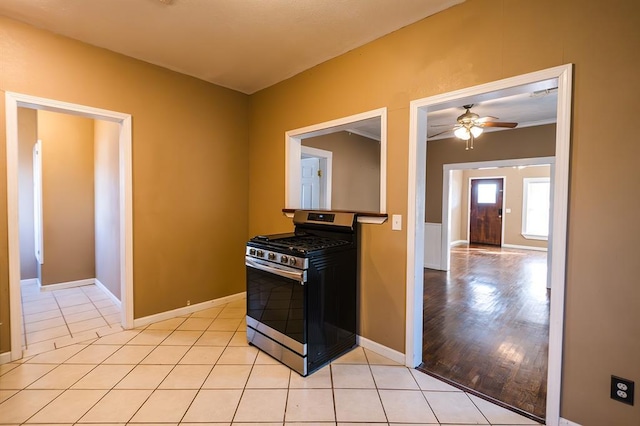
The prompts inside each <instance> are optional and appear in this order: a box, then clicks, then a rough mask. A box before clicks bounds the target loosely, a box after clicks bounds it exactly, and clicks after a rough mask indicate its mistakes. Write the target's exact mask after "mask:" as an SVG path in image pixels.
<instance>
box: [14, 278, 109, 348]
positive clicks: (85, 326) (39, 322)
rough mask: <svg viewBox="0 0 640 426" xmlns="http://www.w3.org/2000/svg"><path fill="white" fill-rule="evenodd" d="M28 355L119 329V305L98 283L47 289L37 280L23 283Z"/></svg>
mask: <svg viewBox="0 0 640 426" xmlns="http://www.w3.org/2000/svg"><path fill="white" fill-rule="evenodd" d="M20 290H21V295H22V318H23V329H22V330H23V336H22V337H23V338H22V344H23V346H24V347H25V348H26V351H25V356H28V355H30V354H31V355H33V354H37V353H40V352H43V351H48V350H53V349H56V348H59V347H61V346H65V345H68V344H69V343H72V342H76V341H77V342H79V341H82V340H86V339H89V338H97V337H98V334H97V333H98V332H99V331H111V332H113V331H120V330H122V327H120V321H121V320H120V317H121V315H120V307H119V306H118V305H117V304H116V303H114V301H113V300H112V299H111V298H110V296H109V295H108V294H107V293H106V292H105V291H103V290H102V289H101V288H99V287H98V286H96V285H94V284H91V285H85V286H81V287H72V288H65V289H61V290H52V291H45V290H42V289H40V287H38V284H37V283H35V282H32V283H29V284H22V285H21V286H20Z"/></svg>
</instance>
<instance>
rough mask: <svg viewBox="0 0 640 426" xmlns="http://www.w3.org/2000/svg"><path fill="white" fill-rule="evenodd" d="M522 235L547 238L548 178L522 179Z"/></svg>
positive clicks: (549, 184) (534, 238) (549, 183)
mask: <svg viewBox="0 0 640 426" xmlns="http://www.w3.org/2000/svg"><path fill="white" fill-rule="evenodd" d="M523 185H524V188H523V197H522V200H523V205H522V236H523V237H525V238H529V239H532V240H547V239H548V238H549V196H550V189H551V182H550V179H549V178H546V177H543V178H524V179H523Z"/></svg>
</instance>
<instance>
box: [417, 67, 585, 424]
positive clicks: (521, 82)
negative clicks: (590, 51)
mask: <svg viewBox="0 0 640 426" xmlns="http://www.w3.org/2000/svg"><path fill="white" fill-rule="evenodd" d="M572 73H573V65H572V64H566V65H561V66H557V67H553V68H548V69H544V70H541V71H536V72H532V73H528V74H524V75H519V76H516V77H511V78H506V79H503V80H498V81H494V82H491V83H486V84H481V85H478V86H474V87H469V88H465V89H460V90H456V91H453V92H449V93H444V94H440V95H435V96H431V97H428V98H423V99H417V100H414V101H411V103H410V107H409V114H410V115H409V152H408V158H409V165H408V182H407V271H406V323H405V325H406V327H405V345H406V346H405V348H406V349H405V354H406V365H407V366H408V367H415V366H417V365H419V364H420V363H421V361H422V338H423V336H422V327H423V318H422V309H423V286H424V277H423V275H424V270H423V261H424V217H425V216H424V214H425V206H424V198H425V197H424V195H423V194H425V181H426V158H427V149H426V147H427V143H428V142H427V135H426V129H427V114H428V113H429V112H430V111H436V110H440V109H444V108H449V107H458V106H460V105H465V104H470V103H477V102H481V101H484V100H488V99H493V98H499V97H506V96H510V95H515V94H519V93H526V92H533V91H535V90H541V89H548V88H552V87H557V88H558V101H557V116H556V118H557V121H556V123H557V124H556V151H555V170H554V171H552V176H555V178H552V179H553V181H554V185H553V194H552V197H551V199H552V206H551V209H552V217H551V224H550V239H549V241H550V245H549V255H548V257H549V258H550V260H551V268H550V271H551V272H550V274H549V276H550V279H549V282H550V283H551V299H552V300H553V301H554V303H552V304H551V312H550V321H549V323H550V324H551V325H550V327H549V358H548V359H549V362H548V372H547V407H546V415H545V418H546V421H547V425H549V426H559V425H560V394H561V385H562V342H563V329H564V304H565V267H566V247H567V212H568V200H569V147H570V141H571V138H570V136H571V93H572ZM554 173H555V175H554ZM443 202H444V200H443ZM445 220H446V217H443V231H444V230H446V228H447V227H446V226H445V223H444V221H445ZM446 244H447V246H448V241H446ZM447 249H448V247H446V248H445V249H444V250H447Z"/></svg>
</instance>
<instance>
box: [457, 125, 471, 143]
mask: <svg viewBox="0 0 640 426" xmlns="http://www.w3.org/2000/svg"><path fill="white" fill-rule="evenodd" d="M453 134H454V135H455V136H456V137H457V138H458V139H462V140H463V141H466V140H469V139H470V138H471V132H469V129H467V128H466V127H460V128H457V129H456V130H455V131H454V132H453Z"/></svg>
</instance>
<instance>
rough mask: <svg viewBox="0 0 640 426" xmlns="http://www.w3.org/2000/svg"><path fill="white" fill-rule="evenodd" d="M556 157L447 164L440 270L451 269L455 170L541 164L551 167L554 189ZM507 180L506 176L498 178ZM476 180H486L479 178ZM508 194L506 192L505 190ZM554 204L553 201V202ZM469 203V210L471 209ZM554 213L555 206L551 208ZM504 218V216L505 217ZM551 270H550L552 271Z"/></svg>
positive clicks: (444, 177)
mask: <svg viewBox="0 0 640 426" xmlns="http://www.w3.org/2000/svg"><path fill="white" fill-rule="evenodd" d="M555 162H556V159H555V157H533V158H514V159H512V160H493V161H476V162H472V163H452V164H445V165H444V166H443V172H442V245H441V248H440V250H441V251H440V270H442V271H448V270H449V269H451V172H452V171H453V170H469V169H481V168H487V167H496V168H498V169H499V168H501V167H517V166H533V165H541V164H549V165H550V166H551V169H550V170H551V187H552V188H553V183H554V179H553V178H554V175H553V170H554V168H555ZM498 177H500V178H503V179H505V186H506V178H505V177H504V176H498ZM474 179H485V178H481V177H477V178H475V177H474ZM486 179H490V178H486ZM505 194H506V190H505ZM505 198H506V197H503V200H502V201H503V202H502V208H503V209H504V208H505V206H506V201H505ZM551 202H552V203H553V200H551ZM468 205H469V203H467V210H468V208H469V206H468ZM550 208H551V210H552V211H553V204H552V205H551V206H550ZM503 216H504V215H503ZM468 236H469V221H468V220H467V237H468ZM502 240H503V241H502V242H503V244H504V221H503V223H502ZM551 240H552V236H551V231H550V232H549V241H551ZM550 269H551V268H549V270H550Z"/></svg>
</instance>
